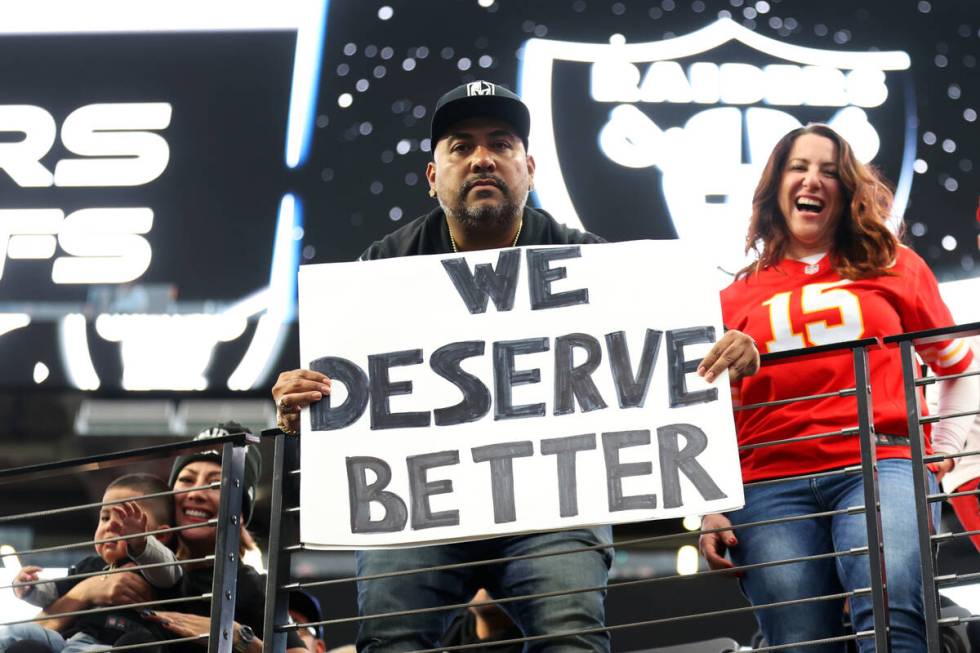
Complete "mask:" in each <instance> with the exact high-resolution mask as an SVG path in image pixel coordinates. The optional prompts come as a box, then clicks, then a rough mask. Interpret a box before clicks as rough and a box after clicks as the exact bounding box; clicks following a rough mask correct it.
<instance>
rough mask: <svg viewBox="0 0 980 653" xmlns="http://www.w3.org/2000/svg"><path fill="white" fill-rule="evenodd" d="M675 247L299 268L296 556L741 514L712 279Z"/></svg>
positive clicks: (640, 245) (523, 251)
mask: <svg viewBox="0 0 980 653" xmlns="http://www.w3.org/2000/svg"><path fill="white" fill-rule="evenodd" d="M699 260H700V259H699V257H698V256H697V252H696V251H695V250H692V249H690V248H689V247H687V246H685V245H684V244H683V243H681V242H679V241H676V240H672V241H636V242H628V243H617V244H603V245H583V246H553V247H524V248H514V249H506V250H487V251H479V252H465V253H461V254H450V255H437V256H416V257H407V258H399V259H389V260H381V261H370V262H354V263H332V264H325V265H310V266H304V267H302V268H301V269H300V273H299V306H300V309H299V320H300V356H301V360H302V365H303V367H305V368H308V369H314V370H317V371H320V372H323V373H325V374H326V375H327V376H329V377H330V378H331V379H332V380H333V382H332V384H333V394H332V395H331V396H330V397H328V398H325V399H324V400H323V401H320V402H317V403H316V404H314V405H313V406H312V407H311V408H309V409H306V410H304V411H303V415H302V433H303V435H302V438H303V441H302V444H303V446H302V460H301V468H302V476H301V478H302V483H301V505H302V512H301V524H300V527H301V539H302V540H303V541H304V542H305V543H307V544H310V545H313V546H321V547H325V548H371V547H382V548H391V547H400V546H412V545H420V544H426V543H435V542H447V541H455V540H465V539H475V538H481V537H489V536H496V535H504V534H512V533H521V532H527V531H532V530H547V529H559V528H570V527H575V526H584V525H594V524H604V523H620V522H632V521H642V520H648V519H662V518H667V517H678V516H682V515H690V514H699V513H706V512H716V511H723V510H729V509H733V508H738V507H740V506H741V505H742V503H743V499H742V481H741V473H740V469H739V461H738V451H737V446H736V438H735V429H734V424H733V421H732V411H731V399H730V396H729V388H728V384H727V378H726V377H723V378H721V379H719V380H718V381H716V382H715V384H714V385H713V386H709V385H707V384H705V383H704V382H703V381H702V379H700V377H698V376H697V375H696V374H695V373H694V370H695V369H696V368H697V361H698V360H699V359H700V358H701V357H702V356H703V355H704V354H705V353H706V352H707V350H708V349H709V348H710V343H711V342H713V341H714V340H715V339H716V336H718V335H719V334H720V333H721V311H720V308H719V301H718V293H717V283H716V282H715V279H714V273H713V270H712V268H711V266H710V264H709V263H708V262H705V263H704V264H703V265H701V264H699V263H698V261H699Z"/></svg>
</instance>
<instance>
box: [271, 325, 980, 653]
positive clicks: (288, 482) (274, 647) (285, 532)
mask: <svg viewBox="0 0 980 653" xmlns="http://www.w3.org/2000/svg"><path fill="white" fill-rule="evenodd" d="M975 333H980V324H972V325H964V326H961V327H956V328H951V329H944V330H939V331H935V332H928V333H912V334H905V335H902V336H896V337H895V338H889V339H887V340H886V341H884V342H882V341H879V340H877V339H873V338H871V339H862V340H855V341H850V342H843V343H839V344H833V345H826V346H820V347H811V348H807V349H802V350H794V351H788V352H780V353H774V354H767V355H764V356H763V357H762V360H763V365H792V364H797V363H799V362H800V361H802V360H811V359H819V358H822V357H824V356H842V355H847V354H848V353H849V354H850V356H851V362H852V366H853V370H854V385H853V387H850V388H842V389H840V390H837V391H835V392H830V393H821V394H814V395H808V396H800V397H786V398H780V399H779V400H776V401H771V402H765V403H759V404H753V405H744V406H740V407H738V408H737V409H736V410H739V411H746V410H760V409H762V410H765V409H767V408H772V407H775V406H781V405H785V404H787V403H790V402H806V401H813V400H821V399H828V398H839V399H841V400H845V399H847V398H850V397H853V398H854V402H855V407H854V418H855V423H854V425H853V426H852V427H849V428H843V429H839V430H835V431H832V432H827V433H817V434H808V435H805V436H802V437H796V438H787V439H785V440H779V441H773V442H766V443H761V444H748V445H744V446H742V447H740V450H742V451H748V450H752V449H758V448H761V447H767V446H780V445H785V444H789V443H798V442H801V441H806V440H817V439H823V438H841V437H844V438H852V437H857V438H858V441H859V443H860V451H861V463H860V465H856V466H853V467H849V468H845V469H835V470H830V471H827V472H818V473H815V474H810V475H805V476H794V477H793V478H794V479H801V478H821V477H824V476H830V475H833V474H841V473H844V474H859V475H860V476H861V478H862V482H863V495H864V505H863V506H851V507H848V508H844V509H841V510H836V511H828V512H822V513H814V514H808V515H799V516H794V517H791V518H789V519H771V520H764V521H758V522H753V523H747V524H740V525H739V526H738V528H739V529H747V528H757V527H762V526H766V525H772V524H777V523H783V522H786V521H790V520H803V519H817V518H830V517H834V516H837V515H845V514H846V515H853V514H861V513H863V514H865V516H866V517H865V528H866V534H867V541H868V542H870V543H871V545H870V546H865V547H860V548H857V549H852V550H847V551H838V552H829V553H826V554H821V555H819V556H811V557H804V558H788V559H782V560H772V561H767V562H764V563H758V564H753V565H745V566H742V567H735V568H734V569H732V570H702V571H701V572H699V573H698V574H696V575H693V576H683V575H677V576H667V577H656V578H643V579H635V580H626V581H618V582H610V583H609V584H608V586H607V587H606V589H607V591H608V592H610V593H612V592H616V591H617V590H619V589H620V588H625V587H630V586H637V585H649V586H651V589H652V588H653V587H658V586H660V585H662V584H665V583H684V582H685V581H687V580H690V579H693V578H705V577H711V576H719V575H730V574H732V573H733V572H734V573H745V572H747V571H749V572H750V571H752V570H753V569H757V568H761V567H768V566H776V565H789V564H794V563H797V562H801V561H805V560H816V559H820V558H825V559H835V558H841V557H847V556H864V557H867V559H868V565H869V572H870V578H871V585H870V587H867V588H860V589H857V590H854V591H851V592H842V593H837V594H833V595H828V596H816V597H807V598H804V599H797V600H794V601H782V602H777V603H770V604H764V605H755V606H744V607H743V606H739V607H735V608H729V609H723V610H715V611H710V612H704V613H696V614H687V615H681V616H672V617H665V618H658V619H649V620H638V621H634V622H631V623H624V624H611V625H608V626H607V627H606V628H605V630H607V631H609V632H616V631H619V630H623V629H627V628H640V627H651V626H657V625H660V626H662V625H667V624H671V623H674V624H676V623H679V622H683V621H689V620H693V619H711V618H712V617H718V616H721V615H730V614H734V613H746V614H747V613H751V612H754V611H758V610H766V609H770V608H779V607H783V606H785V605H791V604H796V603H808V602H816V601H823V600H832V601H842V600H844V599H849V598H852V597H855V596H864V595H867V596H869V597H870V599H871V603H872V606H873V614H874V628H873V629H872V630H867V631H862V632H854V633H852V634H849V635H845V636H841V637H831V638H825V639H820V640H812V641H808V642H800V643H795V644H792V645H783V646H762V647H757V648H755V649H752V650H755V651H775V650H781V649H785V648H789V647H790V646H808V645H817V644H821V643H828V642H842V641H847V640H858V639H865V638H870V639H873V640H874V645H875V649H876V650H878V651H889V650H890V633H889V627H888V623H889V615H888V600H887V583H886V578H887V576H886V569H885V557H884V548H883V547H886V546H887V543H886V542H884V536H883V533H882V524H881V501H880V496H879V485H878V476H877V469H878V459H877V450H876V449H877V437H876V433H875V430H874V425H873V417H872V416H873V409H872V396H871V380H870V378H869V366H868V352H869V350H871V349H878V348H881V347H883V346H892V347H894V346H896V345H897V346H900V347H901V353H902V360H903V365H904V366H905V370H904V371H905V375H906V379H905V381H906V392H907V396H908V401H907V403H908V410H909V424H910V431H909V432H910V433H912V434H913V436H916V435H917V436H918V437H911V438H910V444H911V455H912V464H913V465H918V466H920V467H921V468H922V470H923V472H922V473H921V474H914V476H915V479H916V480H915V493H916V507H917V527H918V536H919V538H920V542H921V547H920V558H921V565H922V575H923V587H924V591H925V592H926V596H928V597H932V598H931V599H930V600H927V601H926V608H927V609H926V615H925V617H926V621H927V630H928V632H929V638H928V645H929V651H930V653H938V652H939V651H940V650H941V649H940V648H939V643H938V642H939V635H938V629H939V627H940V625H942V623H944V622H943V621H942V620H941V619H940V617H939V613H938V610H937V602H936V599H935V597H936V587H937V583H938V584H942V583H954V582H960V581H962V580H964V579H962V578H957V579H951V578H947V577H943V578H940V579H936V577H935V573H934V566H933V558H934V545H935V543H936V542H938V541H940V540H942V539H943V538H944V537H946V536H930V534H929V530H928V528H929V517H928V514H927V513H928V504H929V503H930V502H932V501H938V500H942V499H943V498H946V497H947V496H949V495H936V496H929V495H927V492H926V490H925V488H926V487H928V486H927V481H926V474H927V470H926V467H925V466H924V465H925V464H928V463H930V462H935V461H937V460H942V459H943V458H944V456H929V457H924V455H923V451H924V449H923V441H922V432H921V428H920V426H919V424H920V423H925V422H929V421H936V420H937V419H943V418H945V417H950V416H943V415H939V416H932V417H927V418H920V412H921V411H920V408H919V405H918V398H917V393H916V392H915V388H916V387H918V386H919V385H922V384H924V383H932V382H936V381H941V380H944V378H947V377H940V378H939V379H929V380H918V381H917V380H915V377H914V376H913V374H912V373H913V371H914V370H913V368H912V365H913V360H914V349H913V344H924V343H926V342H930V341H932V340H937V339H942V338H943V337H945V338H947V339H948V338H949V337H951V336H953V335H954V334H956V335H958V336H966V335H972V334H975ZM960 376H961V375H960ZM269 435H270V437H273V439H274V440H275V452H276V453H275V456H276V459H275V462H274V468H275V470H276V474H275V477H274V482H273V488H272V501H273V508H272V523H271V524H270V535H271V537H270V569H269V576H268V579H267V596H268V597H269V598H270V600H269V601H268V603H267V611H266V620H265V631H266V633H270V634H271V635H270V636H267V638H266V640H265V649H264V650H265V653H281V652H282V650H283V645H284V639H283V638H284V637H285V633H286V632H288V631H289V630H291V629H295V628H297V627H298V626H295V625H292V624H289V623H288V620H287V618H286V605H287V603H288V594H289V592H290V591H292V590H297V589H313V588H317V587H323V586H327V585H336V584H340V583H353V582H356V581H367V580H371V579H373V578H377V577H379V576H371V577H367V576H365V577H360V578H358V577H356V576H347V577H342V578H331V579H326V580H311V581H298V580H296V579H294V578H292V576H291V575H290V568H291V566H290V559H291V556H292V555H293V554H294V553H296V552H298V551H301V550H303V545H302V544H300V543H299V538H298V518H299V514H300V509H299V502H298V482H299V475H300V472H299V469H298V467H299V464H298V463H299V438H291V437H288V436H284V435H282V434H281V433H278V432H274V433H270V434H269ZM958 455H965V454H958ZM913 469H915V467H913ZM784 480H786V479H785V478H780V479H772V480H762V481H756V482H755V483H750V484H747V487H748V486H752V485H756V486H761V485H766V484H770V483H778V482H782V481H784ZM719 530H722V529H715V531H719ZM709 532H713V531H710V530H708V531H699V533H709ZM695 534H697V533H695ZM691 535H692V534H691V533H675V534H669V535H660V536H655V537H645V538H634V539H630V540H620V541H618V542H616V546H618V547H630V546H636V545H641V544H643V545H651V544H655V543H663V542H666V541H668V540H673V539H677V538H689V537H690V536H691ZM596 548H602V547H583V548H580V549H576V550H575V551H567V552H565V554H569V553H576V552H579V551H587V550H593V549H596ZM510 560H512V559H508V558H502V559H493V560H483V561H477V562H472V563H465V564H462V565H450V566H444V567H428V568H422V569H413V570H409V571H403V572H396V573H397V574H416V573H423V572H430V571H439V570H448V569H456V568H459V567H464V566H472V565H489V564H500V563H505V562H508V561H510ZM386 575H394V574H386ZM382 576H384V575H382ZM972 576H977V575H976V574H975V575H971V580H974V578H972ZM596 589H600V588H592V587H583V588H581V589H580V590H578V591H582V592H588V591H594V590H596ZM545 596H548V595H527V596H516V597H503V598H495V599H493V600H491V601H485V602H482V603H480V604H477V605H491V604H492V605H500V606H506V605H507V604H508V603H509V602H512V601H521V600H535V599H540V598H544V597H545ZM473 605H475V604H473V603H458V604H452V605H444V606H435V607H424V608H420V609H418V610H407V611H399V612H390V613H385V614H373V615H359V616H351V617H341V618H332V619H322V620H321V621H319V622H316V624H315V625H319V626H327V627H329V626H332V625H338V624H345V623H352V622H361V621H364V620H367V619H383V618H389V619H397V618H399V617H400V616H404V615H405V614H411V613H414V612H419V611H448V610H462V609H466V608H467V607H472V606H473ZM966 619H968V618H966ZM977 619H980V617H977ZM580 632H585V631H580ZM568 634H571V633H558V634H557V635H568ZM545 637H547V636H539V637H524V638H518V639H510V640H503V641H496V640H495V641H494V642H493V644H494V645H498V644H505V643H517V642H521V641H532V640H535V639H540V638H545ZM486 645H487V643H486V642H483V643H480V644H470V645H463V646H443V647H439V648H435V649H424V650H420V651H417V652H416V653H430V651H431V652H432V653H435V652H436V651H453V650H467V649H474V648H479V647H482V646H486ZM742 650H746V649H742Z"/></svg>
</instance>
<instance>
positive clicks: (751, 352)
mask: <svg viewBox="0 0 980 653" xmlns="http://www.w3.org/2000/svg"><path fill="white" fill-rule="evenodd" d="M725 370H728V376H729V378H730V379H731V380H732V381H738V380H739V379H741V378H742V377H744V376H752V375H753V374H755V373H756V372H758V371H759V350H758V349H756V348H755V342H753V340H752V338H751V337H749V336H748V335H746V334H744V333H742V332H741V331H735V330H729V331H726V332H725V335H723V336H722V337H721V339H720V340H719V341H718V342H716V343H715V345H714V347H712V348H711V351H709V352H708V354H707V355H706V356H705V357H704V359H703V360H702V361H701V365H700V366H699V367H698V376H702V377H704V380H705V381H707V382H708V383H711V382H713V381H714V380H715V379H716V378H718V375H719V374H721V373H722V372H724V371H725Z"/></svg>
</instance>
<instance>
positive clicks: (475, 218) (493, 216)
mask: <svg viewBox="0 0 980 653" xmlns="http://www.w3.org/2000/svg"><path fill="white" fill-rule="evenodd" d="M486 180H492V181H493V182H494V185H496V186H497V188H498V189H499V190H500V193H501V195H503V197H504V201H503V202H501V203H500V204H496V205H489V206H488V205H485V204H483V205H480V206H478V207H472V206H467V205H466V196H467V195H469V193H470V191H471V190H472V189H473V186H474V185H475V184H476V182H479V181H486ZM523 208H524V206H523V203H521V204H518V203H517V201H515V200H514V197H513V195H512V194H511V191H510V187H509V186H507V184H506V182H504V180H503V179H501V178H500V177H497V176H496V175H481V176H479V177H474V178H473V179H468V180H467V181H466V182H464V183H463V185H462V186H460V189H459V195H458V196H457V199H456V201H455V202H454V203H453V205H452V206H447V205H445V204H443V206H442V209H443V211H445V212H446V213H447V214H449V215H450V216H452V217H453V218H455V219H456V220H457V221H458V222H459V224H460V226H462V227H463V228H464V229H466V230H467V231H483V232H486V231H493V230H495V229H499V228H503V227H509V226H510V225H512V224H513V223H514V221H515V220H517V219H518V216H519V215H520V213H521V211H522V210H523Z"/></svg>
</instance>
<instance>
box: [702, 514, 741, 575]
mask: <svg viewBox="0 0 980 653" xmlns="http://www.w3.org/2000/svg"><path fill="white" fill-rule="evenodd" d="M731 525H732V522H730V521H729V520H728V517H726V516H725V515H722V514H721V513H716V514H712V515H705V516H704V517H702V518H701V530H713V529H716V528H721V529H727V528H729V527H730V526H731ZM733 546H738V539H736V537H735V533H733V532H732V531H731V530H720V531H716V532H713V533H704V534H702V535H701V537H700V539H699V540H698V549H700V550H701V555H702V556H704V559H705V561H706V562H707V563H708V566H709V567H711V568H712V569H731V568H732V567H734V566H735V565H734V564H732V561H731V560H729V559H728V558H726V557H725V552H726V551H728V549H729V548H730V547H733Z"/></svg>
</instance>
